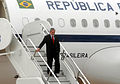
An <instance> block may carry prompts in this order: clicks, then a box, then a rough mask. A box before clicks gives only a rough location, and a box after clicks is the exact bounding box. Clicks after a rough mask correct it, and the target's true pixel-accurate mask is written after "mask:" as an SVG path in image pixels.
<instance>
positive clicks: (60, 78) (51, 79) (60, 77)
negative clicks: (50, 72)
mask: <svg viewBox="0 0 120 84" xmlns="http://www.w3.org/2000/svg"><path fill="white" fill-rule="evenodd" d="M57 78H58V80H59V81H62V82H63V81H68V80H67V78H66V77H65V76H59V77H57ZM49 81H50V82H51V81H56V79H55V78H54V77H53V76H50V77H49Z"/></svg>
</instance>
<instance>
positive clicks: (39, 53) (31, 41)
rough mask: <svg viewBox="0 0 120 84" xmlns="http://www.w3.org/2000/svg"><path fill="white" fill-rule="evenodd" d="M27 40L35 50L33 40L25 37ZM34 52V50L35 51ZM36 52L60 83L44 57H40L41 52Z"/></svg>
mask: <svg viewBox="0 0 120 84" xmlns="http://www.w3.org/2000/svg"><path fill="white" fill-rule="evenodd" d="M27 41H29V42H30V43H31V44H32V46H33V47H34V49H35V50H36V49H37V48H36V46H35V44H34V43H33V41H32V40H31V39H30V38H27ZM35 52H36V51H35ZM37 53H38V54H39V56H40V57H41V58H42V60H43V62H44V63H45V65H46V66H47V68H48V69H49V70H50V72H51V73H52V75H53V76H54V78H55V79H56V80H57V82H58V83H59V84H61V83H60V81H59V80H58V78H57V77H56V75H55V74H54V72H53V71H52V69H51V68H50V67H49V65H48V64H47V62H46V61H45V59H44V58H43V57H42V55H41V53H40V52H37ZM34 55H35V54H34ZM49 75H50V74H49Z"/></svg>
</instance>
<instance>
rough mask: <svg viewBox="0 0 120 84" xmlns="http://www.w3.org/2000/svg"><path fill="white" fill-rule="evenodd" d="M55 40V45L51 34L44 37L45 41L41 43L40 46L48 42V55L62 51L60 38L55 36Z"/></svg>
mask: <svg viewBox="0 0 120 84" xmlns="http://www.w3.org/2000/svg"><path fill="white" fill-rule="evenodd" d="M54 38H55V40H54V45H53V41H52V38H51V36H50V34H48V35H46V36H45V37H44V39H43V41H42V42H41V43H40V45H39V47H38V48H40V49H41V48H42V47H43V45H44V44H46V51H47V55H50V54H53V53H54V54H59V52H60V44H59V39H58V38H57V37H56V36H54Z"/></svg>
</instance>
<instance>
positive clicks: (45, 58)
mask: <svg viewBox="0 0 120 84" xmlns="http://www.w3.org/2000/svg"><path fill="white" fill-rule="evenodd" d="M43 58H44V60H45V61H47V57H43ZM35 59H36V60H37V61H38V62H39V61H40V62H41V61H43V60H42V58H41V57H40V56H37V57H36V56H35Z"/></svg>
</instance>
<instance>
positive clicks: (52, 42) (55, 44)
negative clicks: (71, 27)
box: [36, 28, 60, 75]
mask: <svg viewBox="0 0 120 84" xmlns="http://www.w3.org/2000/svg"><path fill="white" fill-rule="evenodd" d="M44 44H46V52H47V63H48V65H49V67H50V68H51V69H52V62H53V59H54V60H55V70H54V73H55V75H57V73H59V72H60V62H59V52H60V44H59V39H58V38H57V37H56V36H55V29H54V28H51V29H50V34H48V35H46V36H45V37H44V39H43V41H42V42H41V43H40V45H39V47H38V48H37V50H36V51H37V52H38V51H40V49H41V48H42V47H43V45H44ZM47 73H48V74H49V69H48V68H47Z"/></svg>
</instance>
